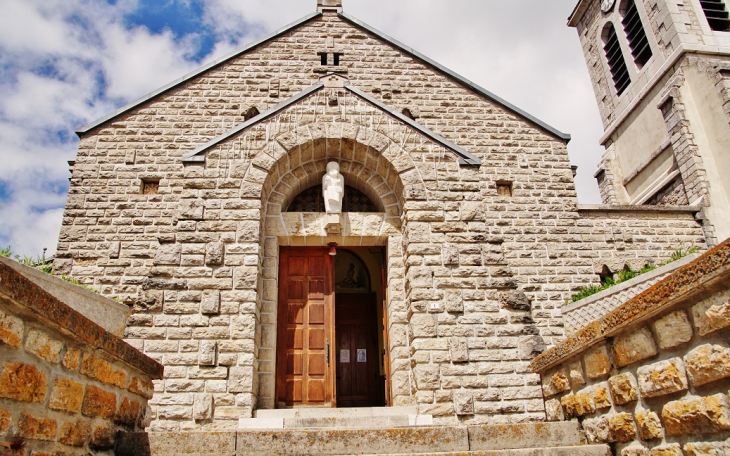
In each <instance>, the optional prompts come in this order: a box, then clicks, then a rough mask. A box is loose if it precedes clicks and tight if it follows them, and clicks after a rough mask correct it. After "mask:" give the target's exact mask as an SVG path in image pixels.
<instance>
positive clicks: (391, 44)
mask: <svg viewBox="0 0 730 456" xmlns="http://www.w3.org/2000/svg"><path fill="white" fill-rule="evenodd" d="M280 103H282V104H280ZM272 108H274V109H272ZM270 109H271V110H270ZM79 135H80V138H81V139H80V144H79V150H78V156H77V158H76V161H75V164H74V165H73V166H72V178H71V188H70V191H69V197H68V200H67V204H66V211H65V215H64V219H63V228H62V230H61V234H60V238H59V245H58V255H57V258H58V259H57V261H56V268H57V272H58V273H63V274H70V275H72V276H74V277H75V278H77V279H78V280H80V281H81V282H83V283H85V284H87V285H89V286H91V287H94V288H96V289H98V290H99V291H100V292H101V293H103V294H104V295H107V296H113V297H116V298H119V299H122V300H123V301H124V302H125V303H127V304H128V305H129V306H130V307H131V308H132V311H133V314H132V316H131V317H130V320H129V325H128V328H127V330H126V332H125V339H126V340H127V341H128V342H129V343H130V344H131V345H133V346H135V347H137V348H139V349H140V350H142V351H143V352H144V353H145V354H147V355H148V356H150V357H152V358H154V359H156V360H158V361H159V362H161V363H162V364H163V365H164V366H165V376H164V378H163V379H162V380H159V381H156V382H155V395H154V397H153V398H152V400H151V401H150V404H151V405H152V417H153V421H152V424H151V429H152V430H158V431H178V430H192V429H230V428H235V427H236V425H237V420H238V418H241V417H250V416H252V413H253V411H254V410H256V409H262V408H273V407H275V402H274V397H275V383H276V376H277V372H276V350H277V347H276V344H277V334H276V333H277V321H278V318H279V315H278V314H277V301H278V290H279V288H280V286H281V284H280V283H279V281H278V274H279V263H278V261H279V257H278V255H279V248H280V247H281V246H305V245H306V246H326V245H327V244H328V243H330V242H337V243H338V244H339V245H340V246H379V247H385V248H386V252H387V253H386V282H387V290H386V295H387V302H386V304H387V317H388V318H387V321H388V325H389V326H388V328H387V330H388V340H389V346H388V347H385V348H386V349H387V352H388V355H389V356H388V357H387V359H388V362H389V366H388V367H389V371H390V374H391V375H390V378H388V379H387V382H388V384H389V387H390V389H391V391H392V393H391V396H392V397H391V404H393V405H402V404H411V405H417V406H418V409H419V413H422V414H431V415H433V416H434V419H435V422H436V423H439V424H458V423H473V424H479V423H485V422H487V421H488V422H490V423H499V422H516V421H525V420H540V419H543V418H544V413H545V411H544V405H543V399H542V391H541V387H540V378H539V376H538V375H536V374H533V373H531V372H530V367H529V363H530V361H531V360H532V359H533V358H534V357H535V356H536V355H537V354H539V353H540V352H542V351H543V350H544V349H545V348H546V347H549V346H551V345H553V344H554V343H556V342H557V341H558V339H560V338H561V337H562V336H563V327H562V322H561V318H560V317H561V310H560V308H561V306H562V305H563V304H564V302H565V300H566V299H568V298H569V297H570V295H571V294H572V293H574V292H575V291H576V290H577V289H578V288H580V287H582V286H585V285H588V284H595V283H597V282H598V280H599V277H598V275H597V274H598V273H599V272H601V271H602V269H603V266H604V265H610V267H611V268H612V270H614V271H616V270H618V269H620V268H621V267H623V266H624V265H625V264H629V265H631V266H632V267H637V266H641V265H643V264H644V263H645V262H646V261H650V260H651V261H656V262H660V261H663V260H665V259H667V258H668V257H669V256H670V254H671V253H672V252H673V251H674V250H676V249H678V248H679V247H680V246H687V245H691V244H694V245H695V246H698V247H700V248H701V249H702V248H704V246H705V242H704V238H703V232H702V229H701V227H700V225H699V224H698V223H697V222H696V221H695V219H694V212H695V211H696V209H695V208H690V207H668V208H649V209H641V210H639V209H636V208H625V207H624V208H612V207H608V206H600V207H580V206H579V205H578V200H577V197H576V192H575V184H574V181H573V175H572V171H571V165H570V162H569V158H568V153H567V149H566V144H567V142H568V139H569V137H568V136H567V135H564V134H562V133H560V132H559V131H557V130H555V129H553V128H552V127H549V126H547V125H546V124H544V123H543V122H541V121H539V120H537V119H535V118H533V117H531V116H529V115H528V114H526V113H524V112H522V111H521V110H519V109H518V108H516V107H514V106H511V105H509V104H507V103H505V102H503V101H502V100H501V99H499V98H497V97H496V96H494V95H492V94H491V93H489V92H487V91H486V90H484V89H482V88H480V87H478V86H476V85H475V84H473V83H471V82H469V81H468V80H466V79H464V78H463V77H461V76H458V75H456V74H454V73H452V72H450V71H449V70H447V69H445V68H443V67H441V66H439V65H438V64H436V63H435V62H433V61H431V60H429V59H427V58H426V57H424V56H422V55H420V54H418V53H416V52H415V51H413V50H411V49H409V48H406V47H404V46H403V45H401V44H399V43H397V42H395V41H393V40H391V39H390V38H388V37H387V36H385V35H383V34H381V33H379V32H377V31H376V30H374V29H372V28H370V27H369V26H367V25H365V24H362V23H360V22H359V21H358V20H356V19H354V18H352V17H350V16H348V15H347V14H346V13H343V12H342V11H341V8H340V6H338V5H334V6H333V5H322V6H320V7H319V8H318V11H317V12H316V13H314V14H312V15H310V16H307V17H305V18H303V19H302V20H301V21H299V22H297V23H296V24H294V25H292V26H290V27H288V28H287V29H285V30H284V31H282V32H280V33H277V34H275V35H273V36H271V37H268V38H266V39H263V40H261V41H259V42H257V43H255V44H253V45H251V46H249V47H246V48H244V49H242V50H241V51H240V52H237V53H236V54H235V55H233V56H231V57H229V58H227V59H225V60H223V61H220V62H216V63H215V64H213V65H209V66H207V67H204V68H202V69H201V70H199V71H198V72H196V73H194V74H192V75H190V76H189V77H187V78H185V79H184V80H183V81H181V82H179V83H177V84H174V85H172V86H169V87H167V88H164V89H161V90H159V91H157V92H155V93H154V94H152V95H151V96H150V97H147V98H145V99H144V100H142V101H139V102H136V103H133V104H131V105H129V106H127V107H125V108H123V109H122V110H120V111H119V112H118V113H117V114H115V115H112V116H110V117H107V118H105V119H102V120H101V121H99V122H96V123H94V124H91V125H90V126H88V127H85V128H83V129H81V130H79ZM332 160H335V161H338V163H339V164H340V167H341V172H342V174H343V175H344V177H345V182H346V184H347V185H348V186H350V187H353V188H356V189H358V190H360V191H361V192H362V193H364V194H365V195H367V196H368V197H369V198H370V199H371V200H372V201H373V204H374V205H375V207H377V208H378V212H374V213H348V214H344V215H343V219H344V223H343V231H342V233H340V234H339V235H337V236H331V235H328V233H327V232H326V231H325V229H324V224H323V214H322V213H291V212H287V207H288V205H289V203H290V202H291V201H292V200H294V198H295V197H296V196H297V195H298V194H300V193H301V192H302V191H304V190H307V189H308V188H310V187H312V186H314V185H317V183H318V182H321V178H322V176H323V175H324V166H325V164H326V163H327V162H328V161H332ZM617 268H618V269H617Z"/></svg>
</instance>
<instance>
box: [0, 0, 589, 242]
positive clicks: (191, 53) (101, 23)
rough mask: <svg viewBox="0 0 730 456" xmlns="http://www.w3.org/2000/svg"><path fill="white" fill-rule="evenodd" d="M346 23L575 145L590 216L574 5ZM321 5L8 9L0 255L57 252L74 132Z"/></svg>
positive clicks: (478, 8)
mask: <svg viewBox="0 0 730 456" xmlns="http://www.w3.org/2000/svg"><path fill="white" fill-rule="evenodd" d="M344 1H345V4H344V6H345V11H346V12H347V13H349V14H351V15H353V16H355V17H357V18H359V19H360V20H362V21H364V22H366V23H368V24H370V25H372V26H374V27H376V28H378V29H380V30H381V31H383V32H384V33H386V34H388V35H390V36H392V37H394V38H396V39H398V40H399V41H402V42H404V43H405V44H407V45H409V46H411V47H413V48H415V49H416V50H418V51H420V52H422V53H424V54H426V55H427V56H429V57H431V58H432V59H434V60H436V61H437V62H440V63H442V64H444V65H446V66H447V67H449V68H451V69H453V70H454V71H456V72H457V73H459V74H461V75H463V76H465V77H467V78H468V79H471V80H473V81H475V82H476V83H478V84H480V85H481V86H483V87H485V88H487V89H488V90H490V91H492V92H494V93H496V94H497V95H499V96H501V97H502V98H504V99H506V100H507V101H509V102H511V103H513V104H515V105H517V106H519V107H520V108H522V109H524V110H526V111H527V112H529V113H531V114H533V115H534V116H536V117H538V118H540V119H542V120H544V121H546V122H547V123H549V124H550V125H552V126H554V127H556V128H558V129H560V130H562V131H565V132H567V133H570V134H572V135H573V141H572V142H571V143H570V145H569V151H570V155H571V159H572V161H573V163H574V164H576V165H578V166H579V167H580V168H579V174H578V191H579V196H580V201H581V202H582V203H597V202H599V197H598V190H597V187H596V185H595V183H594V180H593V177H592V174H593V172H594V171H595V169H596V165H597V163H598V160H599V157H600V154H601V148H600V146H598V144H597V142H598V138H599V136H600V135H601V132H602V129H601V126H600V120H599V117H598V110H597V108H596V107H595V102H594V98H593V92H592V89H591V86H590V83H589V79H588V72H587V70H586V67H585V63H584V61H583V57H582V54H581V50H580V46H579V42H578V37H577V34H576V32H575V30H574V29H570V28H568V27H567V26H566V25H565V24H566V19H567V17H568V15H569V14H570V12H571V11H572V9H573V7H574V6H575V3H576V2H577V0H549V1H546V0H344ZM315 7H316V0H0V248H2V247H4V246H7V245H8V244H10V245H12V247H13V250H14V251H15V252H16V253H21V254H25V255H37V254H40V253H41V251H42V249H43V248H48V253H49V254H52V253H53V252H54V251H55V248H56V242H57V238H58V231H59V228H60V225H61V217H62V213H63V206H64V202H65V200H66V193H67V191H68V178H69V176H70V175H69V173H68V165H67V163H66V162H67V161H68V160H73V159H74V157H75V154H76V146H77V137H76V135H75V133H74V130H75V129H76V128H77V127H79V126H82V125H85V124H86V123H88V122H90V121H93V120H95V119H97V118H99V117H102V116H104V115H106V114H107V113H109V112H111V111H113V110H114V109H116V108H118V107H120V106H122V105H124V104H126V103H128V102H129V101H132V100H135V99H137V98H139V97H140V96H142V95H144V94H146V93H148V92H151V91H152V90H154V89H156V88H158V87H160V86H162V85H164V84H166V83H168V82H169V81H171V80H173V79H176V78H178V77H180V76H182V75H184V74H186V73H188V72H190V71H192V70H194V69H195V68H197V67H198V66H200V65H201V64H203V63H205V62H207V61H210V60H212V59H215V58H217V57H220V56H222V55H224V54H226V53H228V52H230V51H232V50H234V49H236V48H237V47H240V46H243V45H245V44H246V43H248V42H250V41H252V40H254V39H256V38H257V37H260V36H262V35H264V34H267V33H270V32H272V31H274V30H276V29H278V28H280V27H282V26H284V25H286V24H288V23H290V22H293V21H295V20H297V19H298V18H300V17H302V16H304V15H306V14H308V13H310V12H312V11H314V10H315Z"/></svg>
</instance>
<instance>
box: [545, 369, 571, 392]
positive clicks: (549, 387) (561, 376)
mask: <svg viewBox="0 0 730 456" xmlns="http://www.w3.org/2000/svg"><path fill="white" fill-rule="evenodd" d="M569 390H570V380H569V378H568V371H567V370H566V369H565V368H560V369H558V370H557V371H553V372H549V373H547V374H545V375H544V376H543V377H542V394H544V395H545V397H550V396H554V395H556V394H558V393H562V392H564V391H569Z"/></svg>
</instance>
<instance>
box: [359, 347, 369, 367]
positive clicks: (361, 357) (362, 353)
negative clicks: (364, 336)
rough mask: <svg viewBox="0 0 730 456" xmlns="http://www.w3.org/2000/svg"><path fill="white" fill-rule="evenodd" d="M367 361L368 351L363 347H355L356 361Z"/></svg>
mask: <svg viewBox="0 0 730 456" xmlns="http://www.w3.org/2000/svg"><path fill="white" fill-rule="evenodd" d="M367 361H368V351H367V350H365V349H364V348H358V349H357V362H358V363H366V362H367Z"/></svg>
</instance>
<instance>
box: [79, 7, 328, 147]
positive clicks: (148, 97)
mask: <svg viewBox="0 0 730 456" xmlns="http://www.w3.org/2000/svg"><path fill="white" fill-rule="evenodd" d="M321 15H322V13H321V12H319V11H317V12H314V13H311V14H308V15H306V16H304V17H303V18H301V19H299V20H297V21H294V22H292V23H291V24H289V25H287V26H285V27H283V28H280V29H279V30H277V31H275V32H273V33H270V34H268V35H266V36H264V37H262V38H260V39H258V40H256V41H254V42H253V43H249V44H248V45H246V46H244V47H242V48H239V49H237V50H235V51H233V52H231V53H230V54H228V55H225V56H223V57H221V58H219V59H216V60H214V61H212V62H210V63H208V64H205V65H203V66H202V67H200V68H198V69H197V70H195V71H193V72H191V73H188V74H186V75H185V76H183V77H181V78H178V79H176V80H174V81H172V82H170V83H169V84H167V85H165V86H163V87H160V88H159V89H157V90H155V91H153V92H150V93H148V94H147V95H145V96H143V97H141V98H138V99H137V100H135V101H133V102H131V103H129V104H127V105H125V106H122V107H121V108H119V109H117V110H116V111H114V112H112V113H111V114H109V115H106V116H104V117H102V118H100V119H97V120H95V121H93V122H91V123H90V124H88V125H85V126H83V127H81V128H77V129H76V133H77V134H82V133H86V132H88V131H89V130H92V129H93V128H96V127H98V126H99V125H101V124H103V123H105V122H108V121H110V120H112V119H113V118H115V117H117V116H118V115H120V114H124V113H125V112H127V111H130V110H131V109H134V108H135V107H137V106H139V105H141V104H142V103H144V102H145V101H148V100H151V99H152V98H155V97H156V96H158V95H161V94H163V93H165V92H167V91H168V90H170V89H172V88H175V87H177V86H178V85H180V84H182V83H183V82H186V81H189V80H191V79H193V78H195V77H197V76H199V75H201V74H203V73H205V72H206V71H208V70H210V69H212V68H215V67H217V66H218V65H221V64H223V63H225V62H227V61H228V60H230V59H232V58H235V57H238V56H239V55H241V54H245V53H246V52H248V51H250V50H252V49H254V48H256V47H258V46H261V45H262V44H265V43H266V42H268V41H271V40H273V39H275V38H278V37H279V36H281V35H283V34H285V33H287V32H289V31H291V30H292V29H295V28H297V27H299V26H300V25H303V24H306V23H307V22H309V21H311V20H312V19H315V18H317V17H319V16H321Z"/></svg>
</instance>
